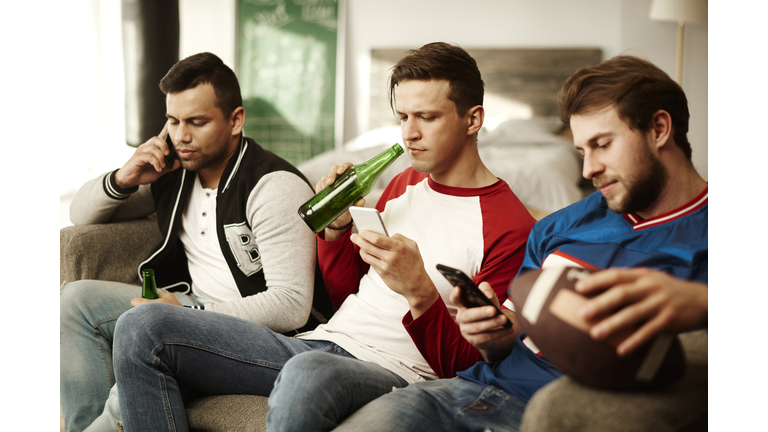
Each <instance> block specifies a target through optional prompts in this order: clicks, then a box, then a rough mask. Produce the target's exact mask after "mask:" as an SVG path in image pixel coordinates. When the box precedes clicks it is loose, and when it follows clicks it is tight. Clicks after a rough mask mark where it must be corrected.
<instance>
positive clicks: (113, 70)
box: [60, 0, 708, 194]
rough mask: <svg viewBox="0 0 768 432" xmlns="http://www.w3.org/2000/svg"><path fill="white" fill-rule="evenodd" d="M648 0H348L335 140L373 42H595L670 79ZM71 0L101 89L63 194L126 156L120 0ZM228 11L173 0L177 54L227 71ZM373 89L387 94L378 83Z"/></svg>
mask: <svg viewBox="0 0 768 432" xmlns="http://www.w3.org/2000/svg"><path fill="white" fill-rule="evenodd" d="M650 1H651V0H620V1H615V0H580V1H574V0H537V1H533V0H476V1H474V2H472V3H467V2H465V1H464V0H419V1H410V0H387V1H369V0H347V19H346V32H347V38H346V47H345V56H346V66H345V68H344V72H345V78H346V80H345V86H344V90H345V97H344V130H343V140H344V141H347V140H349V139H351V138H354V137H355V136H357V135H359V134H360V133H363V132H365V131H367V130H368V124H367V123H368V110H369V104H368V91H369V90H368V89H369V88H370V84H371V83H370V82H369V79H370V78H369V77H370V74H369V65H370V50H371V49H372V48H392V47H403V48H408V47H419V46H421V45H423V44H425V43H428V42H434V41H446V42H452V43H457V44H459V45H461V46H464V47H467V48H493V47H598V48H601V49H602V50H603V52H604V55H605V56H606V57H612V56H614V55H617V54H620V53H622V52H624V51H627V50H629V52H631V53H634V54H638V55H642V56H644V57H647V58H648V59H649V60H651V61H652V62H654V63H656V64H657V65H659V67H661V68H662V69H664V70H665V71H666V72H667V73H669V74H670V75H673V74H674V67H675V63H674V56H675V38H676V26H675V24H673V23H661V22H653V21H650V19H648V10H649V8H650ZM70 4H80V5H83V6H85V5H90V7H91V8H92V11H93V12H92V13H91V14H90V16H89V17H84V16H81V15H80V13H78V14H76V15H74V16H75V19H76V21H77V22H75V23H73V24H76V27H77V28H86V29H90V30H88V34H89V35H91V36H89V37H91V38H92V39H91V40H89V39H88V38H85V39H83V37H85V36H81V37H80V39H74V40H73V41H72V44H71V46H81V47H83V48H84V50H85V51H88V52H90V53H92V54H90V55H91V56H92V55H94V54H93V53H95V55H96V56H100V57H101V60H102V61H101V64H100V65H99V66H97V67H94V69H95V70H96V71H97V74H96V75H97V76H96V77H94V78H92V81H93V82H95V83H96V84H97V85H98V86H99V88H101V91H100V93H99V95H98V96H89V97H90V98H92V99H93V98H95V99H94V100H96V102H95V103H92V104H90V105H89V108H88V109H85V110H82V111H85V112H87V113H88V114H87V116H88V118H90V119H92V120H93V121H92V124H93V128H92V129H90V130H89V131H88V132H89V133H88V134H86V135H85V136H84V137H79V138H78V141H77V143H76V145H69V146H66V147H64V146H63V148H67V149H68V151H67V152H66V153H67V154H69V155H71V158H72V161H71V162H70V163H69V164H68V167H69V168H70V169H69V170H67V173H68V174H66V175H63V179H62V181H61V182H60V190H61V191H62V192H61V193H62V194H66V193H71V192H72V191H73V190H76V188H77V187H78V186H79V185H80V184H81V183H82V182H83V181H84V180H85V179H87V178H91V177H93V176H95V175H98V174H99V173H101V172H104V171H106V170H108V169H114V168H116V167H118V166H120V165H121V164H122V163H123V162H124V161H125V160H126V159H127V158H128V157H129V156H130V154H131V153H132V152H133V148H131V147H128V146H127V145H125V144H124V142H125V139H124V121H123V119H122V117H123V114H122V112H123V95H122V91H123V89H122V84H121V79H122V58H121V55H120V43H121V38H120V21H119V8H120V6H119V2H117V1H114V2H106V1H98V0H77V1H74V0H73V3H70ZM83 10H85V9H84V8H83ZM235 10H236V1H235V0H180V13H181V47H180V55H181V56H182V57H186V56H188V55H191V54H194V53H197V52H201V51H211V52H214V53H216V54H217V55H219V56H220V57H221V58H222V59H223V60H224V62H225V63H226V64H228V65H230V66H233V67H234V64H235ZM89 19H90V20H91V21H93V22H92V23H91V22H89ZM80 21H82V22H80ZM89 23H90V24H92V25H91V26H88V24H89ZM81 33H82V32H81ZM707 35H708V32H707V26H706V25H696V24H691V25H688V26H687V29H686V39H685V54H686V57H685V67H684V75H683V87H684V89H685V90H686V93H687V95H688V98H689V105H690V110H691V130H690V132H689V138H690V141H691V143H692V145H693V147H694V152H693V155H694V164H695V165H696V167H697V168H698V169H699V171H700V172H701V173H702V175H703V176H704V177H705V178H707V174H708V173H707V108H708V106H707V46H708V40H707ZM70 37H71V36H70ZM83 41H85V42H83ZM80 64H88V62H86V61H82V62H80ZM86 69H87V68H86ZM78 85H80V84H78ZM381 88H382V91H384V90H385V88H386V83H385V82H384V83H381ZM72 139H74V138H72Z"/></svg>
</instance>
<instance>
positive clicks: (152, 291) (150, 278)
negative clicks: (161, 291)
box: [141, 269, 159, 300]
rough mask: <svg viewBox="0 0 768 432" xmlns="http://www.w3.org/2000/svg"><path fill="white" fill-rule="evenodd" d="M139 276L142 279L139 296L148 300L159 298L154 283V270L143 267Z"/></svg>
mask: <svg viewBox="0 0 768 432" xmlns="http://www.w3.org/2000/svg"><path fill="white" fill-rule="evenodd" d="M141 276H142V278H143V279H144V280H143V281H142V283H141V298H145V299H149V300H154V299H156V298H159V296H158V295H157V286H156V285H155V271H154V270H152V269H144V270H142V271H141Z"/></svg>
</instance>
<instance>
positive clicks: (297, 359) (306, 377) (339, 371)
mask: <svg viewBox="0 0 768 432" xmlns="http://www.w3.org/2000/svg"><path fill="white" fill-rule="evenodd" d="M342 358H343V357H340V356H339V355H336V354H330V353H327V352H323V351H307V352H303V353H301V354H297V355H295V356H294V357H292V358H291V359H290V360H288V361H287V362H286V363H285V366H283V370H282V371H281V372H280V375H278V377H277V382H276V383H275V385H277V384H278V383H281V381H286V380H287V381H289V382H293V383H295V384H297V385H298V386H300V387H302V388H308V387H314V388H324V387H325V385H326V384H327V383H328V384H330V383H334V384H335V383H338V382H339V378H340V377H341V376H342V375H344V374H345V373H347V371H346V368H344V366H343V365H342V364H341V362H339V360H340V359H342ZM282 384H285V383H282ZM315 386H320V387H315Z"/></svg>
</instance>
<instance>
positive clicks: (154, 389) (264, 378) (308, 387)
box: [114, 304, 406, 431]
mask: <svg viewBox="0 0 768 432" xmlns="http://www.w3.org/2000/svg"><path fill="white" fill-rule="evenodd" d="M322 350H327V351H328V352H329V353H309V352H310V351H322ZM114 353H115V360H114V362H115V377H116V378H117V383H118V386H119V387H120V412H121V414H122V421H123V426H124V428H125V430H126V431H145V430H147V431H148V430H151V431H161V430H169V431H185V430H188V425H187V417H186V412H185V411H184V402H186V401H188V400H190V399H192V398H195V397H197V396H201V395H215V394H252V395H260V396H269V395H270V392H272V388H273V387H274V386H275V381H276V380H277V379H278V376H280V383H279V385H280V386H283V385H284V383H285V388H289V387H290V388H291V389H293V390H290V391H287V392H279V393H277V394H276V395H275V397H274V398H270V408H271V409H274V410H275V415H274V416H273V415H272V414H271V413H270V416H271V417H272V419H276V421H277V422H280V423H282V420H281V418H282V414H281V411H283V410H284V409H285V410H289V411H290V410H291V409H293V410H294V412H295V410H296V407H297V406H299V407H300V410H301V411H307V412H312V413H319V414H320V415H329V416H331V417H333V416H335V415H339V413H337V412H327V406H328V405H329V404H328V403H327V402H328V401H327V400H326V399H328V398H331V399H333V402H334V404H333V405H334V406H354V402H355V400H356V399H357V398H358V397H359V394H371V393H376V392H377V391H378V392H379V394H383V393H381V392H382V391H384V392H386V391H389V390H390V389H391V388H392V387H402V386H404V385H405V384H406V382H405V381H404V380H402V379H401V378H399V377H398V376H397V375H395V374H393V373H391V372H389V371H387V370H386V369H384V368H382V367H380V366H377V365H374V364H372V363H367V362H362V361H359V360H356V359H354V358H352V357H351V355H349V354H348V353H347V352H346V351H344V350H343V349H341V348H339V347H337V346H336V345H335V344H332V343H330V342H327V341H308V340H301V339H297V338H294V337H289V336H284V335H282V334H279V333H275V332H273V331H271V330H269V329H268V328H267V327H265V326H263V325H260V324H256V323H253V322H250V321H246V320H243V319H239V318H235V317H232V316H228V315H223V314H219V313H215V312H210V311H200V310H193V309H182V308H178V307H173V306H169V305H163V304H146V305H142V306H140V307H137V308H135V309H133V310H131V311H128V312H127V313H125V314H123V315H122V316H121V317H120V319H119V320H118V322H117V327H116V329H115V344H114ZM302 353H306V356H304V355H302V356H299V355H300V354H302ZM333 354H336V355H333ZM294 357H296V362H291V364H295V365H296V366H297V368H292V367H290V368H289V367H288V363H289V360H290V359H292V358H294ZM303 359H306V360H307V361H308V362H309V363H313V362H314V361H315V359H318V361H322V365H323V366H322V372H321V373H318V372H317V371H316V370H315V371H314V372H312V373H310V375H313V376H315V378H326V379H325V380H323V379H310V380H304V379H300V380H294V379H291V378H292V376H293V372H292V371H293V370H298V371H303V369H304V367H305V365H306V364H307V361H303ZM284 367H285V374H283V373H281V371H282V370H283V369H284ZM326 368H327V369H326ZM349 368H352V369H353V370H352V373H350V372H349ZM344 373H346V374H350V375H355V376H358V375H360V374H365V375H363V376H359V377H358V378H359V379H358V380H357V381H359V383H360V387H368V388H370V389H372V390H371V391H366V390H364V389H362V388H354V389H352V390H354V391H347V392H346V393H339V392H338V391H337V390H339V389H337V388H333V387H331V386H330V385H329V383H328V379H327V378H328V377H338V376H340V375H343V374H344ZM342 387H343V386H342ZM382 389H385V390H382ZM341 390H349V389H347V388H346V387H345V388H342V389H341ZM295 393H299V394H300V395H301V396H302V397H304V399H302V401H304V400H306V401H307V404H308V405H295V403H304V402H297V399H294V395H295ZM374 397H375V396H374ZM344 398H349V399H352V401H347V400H343V399H344ZM367 401H368V400H365V399H360V402H359V403H358V405H360V406H362V405H363V404H365V403H366V402H367ZM287 405H290V406H287ZM313 405H315V406H313ZM310 407H311V409H310ZM243 409H248V408H247V407H243ZM354 409H356V408H354ZM341 415H347V414H344V413H342V414H341ZM341 420H342V419H338V421H341ZM311 421H312V422H313V423H312V424H318V422H317V421H316V420H311ZM270 422H272V420H270ZM334 424H335V423H334ZM302 430H308V429H302Z"/></svg>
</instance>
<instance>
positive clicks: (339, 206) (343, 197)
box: [299, 144, 404, 233]
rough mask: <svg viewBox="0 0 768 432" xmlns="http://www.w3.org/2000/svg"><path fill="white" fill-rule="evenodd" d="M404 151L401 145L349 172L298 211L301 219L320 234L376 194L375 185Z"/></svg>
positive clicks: (348, 169)
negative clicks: (358, 204)
mask: <svg viewBox="0 0 768 432" xmlns="http://www.w3.org/2000/svg"><path fill="white" fill-rule="evenodd" d="M403 152H404V150H403V147H402V146H401V145H400V144H395V145H393V146H392V147H390V148H388V149H387V150H384V151H383V152H381V153H380V154H379V155H377V156H376V157H374V158H373V159H371V160H369V161H368V162H365V163H362V164H359V165H354V166H351V167H349V168H347V170H346V171H344V172H343V173H342V174H341V175H340V176H338V177H336V180H335V181H334V182H333V184H331V185H330V186H328V187H326V188H325V189H323V190H321V191H320V192H318V193H317V195H315V196H314V197H312V198H310V199H309V201H307V202H305V203H304V204H303V205H302V206H301V207H299V215H300V216H301V218H302V219H304V222H306V223H307V225H309V228H310V229H311V230H312V231H314V232H315V233H318V232H320V231H322V230H324V229H325V227H327V226H328V225H329V224H330V223H331V222H333V221H335V220H336V218H338V217H339V216H341V214H342V213H344V212H345V211H347V209H349V207H350V206H352V205H353V204H354V203H356V202H358V201H360V200H361V199H362V198H363V197H365V196H366V195H368V194H369V193H370V192H371V190H373V185H374V184H375V183H376V180H377V179H378V178H379V177H380V176H381V174H382V173H384V171H386V170H387V168H389V166H390V165H392V162H394V161H395V159H397V158H398V157H399V156H400V155H401V154H403Z"/></svg>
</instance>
